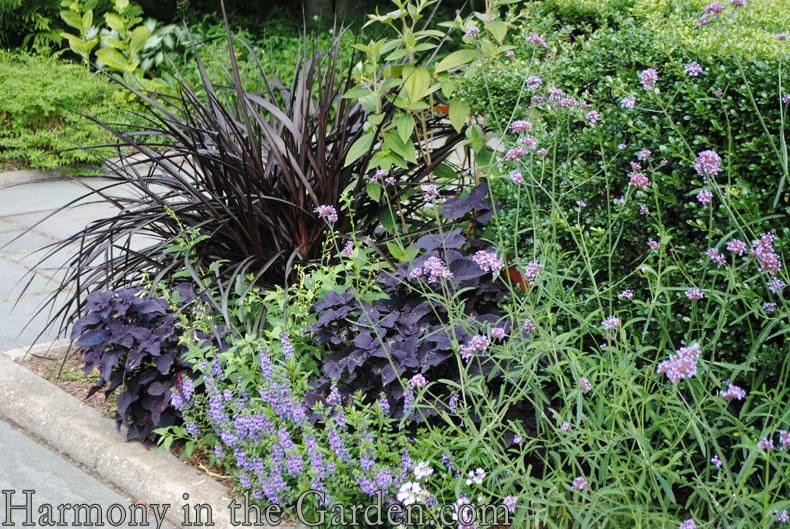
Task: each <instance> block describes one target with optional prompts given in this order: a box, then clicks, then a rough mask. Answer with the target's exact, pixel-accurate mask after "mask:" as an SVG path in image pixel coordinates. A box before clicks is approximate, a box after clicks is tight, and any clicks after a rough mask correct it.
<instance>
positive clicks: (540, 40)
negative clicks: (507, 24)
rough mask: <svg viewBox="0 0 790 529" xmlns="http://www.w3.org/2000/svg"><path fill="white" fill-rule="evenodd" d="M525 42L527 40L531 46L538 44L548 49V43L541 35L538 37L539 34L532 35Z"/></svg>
mask: <svg viewBox="0 0 790 529" xmlns="http://www.w3.org/2000/svg"><path fill="white" fill-rule="evenodd" d="M525 40H526V41H527V42H529V43H530V44H538V45H540V46H543V47H544V48H545V47H547V45H546V41H545V40H543V37H541V36H540V35H538V34H537V33H533V34H532V35H530V36H529V37H527V38H526V39H525Z"/></svg>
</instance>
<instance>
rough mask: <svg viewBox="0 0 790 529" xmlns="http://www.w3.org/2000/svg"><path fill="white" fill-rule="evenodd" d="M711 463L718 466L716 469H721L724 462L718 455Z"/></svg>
mask: <svg viewBox="0 0 790 529" xmlns="http://www.w3.org/2000/svg"><path fill="white" fill-rule="evenodd" d="M710 462H711V463H713V464H714V465H715V466H716V468H721V465H722V462H721V459H719V456H718V455H715V456H713V457H712V458H711V460H710Z"/></svg>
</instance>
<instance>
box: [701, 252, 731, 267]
mask: <svg viewBox="0 0 790 529" xmlns="http://www.w3.org/2000/svg"><path fill="white" fill-rule="evenodd" d="M705 255H707V256H708V259H710V260H711V261H713V262H714V263H716V265H717V266H718V267H722V266H724V265H725V264H727V259H726V258H725V257H724V256H723V255H722V254H721V252H719V250H718V249H716V248H710V249H708V251H707V252H705Z"/></svg>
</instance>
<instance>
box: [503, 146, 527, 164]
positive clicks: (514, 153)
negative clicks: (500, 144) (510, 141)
mask: <svg viewBox="0 0 790 529" xmlns="http://www.w3.org/2000/svg"><path fill="white" fill-rule="evenodd" d="M526 155H527V151H526V150H525V149H524V148H523V147H513V148H512V149H510V150H509V151H507V152H506V153H505V160H506V161H508V162H512V161H513V160H518V159H519V158H521V157H523V156H526Z"/></svg>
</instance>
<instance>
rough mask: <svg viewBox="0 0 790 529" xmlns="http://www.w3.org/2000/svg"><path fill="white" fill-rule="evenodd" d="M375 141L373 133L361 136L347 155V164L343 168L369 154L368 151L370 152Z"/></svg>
mask: <svg viewBox="0 0 790 529" xmlns="http://www.w3.org/2000/svg"><path fill="white" fill-rule="evenodd" d="M373 140H374V134H373V133H372V132H368V133H367V134H363V135H362V136H360V137H359V138H358V139H357V141H355V142H354V144H353V145H352V146H351V148H350V149H349V150H348V155H346V163H345V165H344V166H343V167H348V166H349V165H351V164H352V163H354V162H355V161H357V160H358V159H359V158H361V157H362V156H363V155H364V154H365V153H366V152H368V150H370V146H371V145H373Z"/></svg>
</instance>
